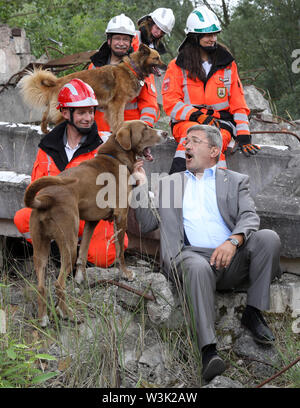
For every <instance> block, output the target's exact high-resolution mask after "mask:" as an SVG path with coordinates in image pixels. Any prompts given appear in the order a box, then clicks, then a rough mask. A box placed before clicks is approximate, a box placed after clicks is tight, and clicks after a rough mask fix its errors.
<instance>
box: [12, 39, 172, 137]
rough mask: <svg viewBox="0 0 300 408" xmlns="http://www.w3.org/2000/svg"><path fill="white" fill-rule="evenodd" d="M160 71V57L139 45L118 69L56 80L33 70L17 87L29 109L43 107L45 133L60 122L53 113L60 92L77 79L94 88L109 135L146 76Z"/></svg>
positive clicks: (43, 129) (108, 68) (114, 129)
mask: <svg viewBox="0 0 300 408" xmlns="http://www.w3.org/2000/svg"><path fill="white" fill-rule="evenodd" d="M159 67H161V68H165V64H164V63H163V62H162V60H161V59H160V56H159V53H158V52H157V51H155V50H153V49H151V48H149V47H147V46H146V45H144V44H141V45H140V47H139V49H138V51H136V52H134V53H132V54H130V56H126V57H124V58H123V62H121V63H120V64H118V65H105V66H103V67H100V68H97V69H91V70H85V71H80V72H74V73H73V74H69V75H66V76H64V77H62V78H57V77H56V76H55V75H54V74H52V73H51V72H49V71H45V70H41V69H35V70H34V71H33V72H30V73H29V74H28V75H26V76H24V77H23V78H22V80H21V81H20V84H19V86H20V88H21V92H22V94H23V98H24V100H25V102H26V103H27V104H28V105H29V106H35V107H42V106H46V110H45V112H44V114H43V118H42V122H41V129H42V132H44V133H47V132H48V130H47V124H48V122H50V121H52V122H54V123H55V124H57V123H59V122H61V121H62V120H63V118H62V116H61V114H60V112H59V111H58V110H57V109H56V106H57V96H58V93H59V91H60V90H61V88H62V87H63V85H64V84H66V83H67V82H70V80H71V79H73V78H79V79H81V80H82V81H84V82H86V83H87V84H89V85H90V86H91V87H92V88H93V90H94V92H95V94H96V97H97V99H98V103H99V108H103V109H104V114H105V117H106V120H107V122H108V124H109V126H110V128H111V131H112V132H113V133H115V132H116V131H117V130H118V129H119V128H120V126H121V125H122V123H123V121H124V108H125V105H126V103H128V102H130V101H132V100H133V99H134V98H135V97H136V96H138V94H139V92H140V89H141V87H142V86H143V84H144V83H143V80H144V79H145V78H146V77H147V76H149V75H150V74H155V75H160V73H159V70H158V68H159Z"/></svg>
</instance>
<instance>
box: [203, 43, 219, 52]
mask: <svg viewBox="0 0 300 408" xmlns="http://www.w3.org/2000/svg"><path fill="white" fill-rule="evenodd" d="M199 46H200V47H201V48H202V49H203V50H204V51H205V52H207V54H213V53H214V52H215V51H216V49H217V43H215V44H214V45H213V46H211V47H203V46H202V45H200V44H199Z"/></svg>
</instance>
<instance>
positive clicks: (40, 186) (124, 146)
mask: <svg viewBox="0 0 300 408" xmlns="http://www.w3.org/2000/svg"><path fill="white" fill-rule="evenodd" d="M167 134H168V133H167V132H164V131H161V130H154V129H152V128H151V127H150V126H148V125H146V124H145V123H144V122H142V121H140V120H133V121H128V122H124V125H123V126H122V127H121V128H120V129H119V131H118V132H117V134H112V135H111V136H110V137H109V139H108V140H107V142H106V143H105V144H103V145H101V146H100V147H99V150H98V153H97V156H96V157H95V158H94V159H91V160H87V161H85V162H83V163H81V164H80V165H78V166H77V167H73V168H71V169H67V170H64V171H63V172H62V173H60V174H59V175H58V176H56V177H53V176H49V177H42V178H40V179H38V180H36V181H35V182H33V183H32V184H31V185H30V186H29V187H28V189H27V190H26V192H25V197H24V201H25V205H26V206H27V207H30V208H33V211H32V214H31V217H30V234H31V237H32V244H33V250H34V252H33V260H34V268H35V271H36V274H37V279H38V291H39V297H38V309H39V310H38V317H39V319H40V323H41V325H42V326H46V325H47V323H48V322H49V319H48V317H47V313H46V301H45V297H46V290H45V268H46V265H47V260H48V255H49V252H50V242H51V240H53V239H54V240H55V241H56V243H57V245H58V247H59V250H60V254H61V269H60V273H59V276H58V279H57V281H56V283H55V286H56V294H57V298H58V305H57V311H58V313H59V314H60V316H61V317H63V318H64V317H67V316H71V314H69V312H68V308H67V306H66V303H65V293H64V289H65V280H66V277H67V276H68V275H69V273H70V272H71V271H72V270H73V267H74V264H75V261H76V256H77V243H78V228H79V220H80V219H81V220H85V227H84V232H83V236H82V241H81V245H80V250H79V255H78V259H77V262H76V275H75V280H76V281H77V283H81V282H82V280H83V279H84V278H85V273H86V271H85V267H86V259H87V251H88V247H89V243H90V239H91V237H92V234H93V231H94V229H95V227H96V225H97V224H98V221H99V220H101V219H104V220H114V226H115V243H116V256H117V260H118V261H119V265H120V270H121V272H122V276H123V278H125V279H127V280H133V278H134V275H133V273H132V272H131V271H129V270H128V269H127V268H126V266H125V261H124V234H125V231H126V228H127V213H128V197H129V193H130V191H131V189H132V186H130V185H128V184H129V183H128V179H129V177H130V174H131V173H132V170H133V165H134V163H135V161H136V157H137V156H144V157H145V159H146V160H153V158H152V156H151V153H150V150H149V147H150V146H153V145H155V144H159V143H161V142H163V141H164V140H165V139H166V137H167ZM121 165H123V167H122V168H121ZM122 174H123V177H122ZM103 176H104V177H103ZM124 176H125V180H124ZM101 177H102V180H99V178H101ZM112 178H113V181H114V183H112V184H111V185H110V184H109V181H112V180H109V179H112ZM121 178H122V180H121ZM104 180H106V181H108V183H107V184H106V185H103V184H104V182H103V181H104ZM103 192H104V193H105V194H103ZM37 193H39V194H38V195H37V196H36V194H37ZM107 195H111V196H112V197H115V200H114V201H115V204H114V205H113V206H110V204H109V203H108V200H105V201H104V200H102V201H101V197H106V196H107ZM100 196H101V197H100ZM108 198H109V197H108ZM119 203H122V205H119ZM103 204H104V205H103ZM102 207H103V208H102Z"/></svg>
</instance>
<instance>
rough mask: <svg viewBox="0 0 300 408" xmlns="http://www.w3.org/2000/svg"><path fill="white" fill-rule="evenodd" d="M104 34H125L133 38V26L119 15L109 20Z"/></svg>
mask: <svg viewBox="0 0 300 408" xmlns="http://www.w3.org/2000/svg"><path fill="white" fill-rule="evenodd" d="M105 32H106V34H127V35H130V36H132V37H134V36H135V26H134V24H133V21H132V20H131V19H130V18H129V17H127V16H125V14H120V15H119V16H115V17H113V18H112V19H111V20H109V22H108V24H107V27H106V31H105Z"/></svg>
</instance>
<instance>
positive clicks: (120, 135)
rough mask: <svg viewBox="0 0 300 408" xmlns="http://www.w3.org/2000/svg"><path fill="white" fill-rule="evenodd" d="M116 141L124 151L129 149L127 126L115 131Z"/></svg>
mask: <svg viewBox="0 0 300 408" xmlns="http://www.w3.org/2000/svg"><path fill="white" fill-rule="evenodd" d="M116 141H117V142H118V143H119V145H120V146H121V147H122V148H123V149H124V150H130V149H131V129H130V127H129V126H122V127H121V129H119V130H118V131H117V134H116Z"/></svg>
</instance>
